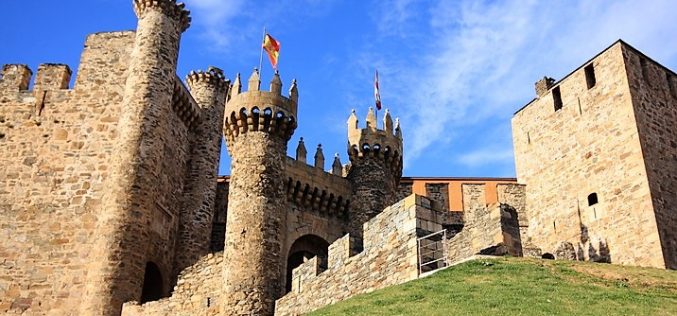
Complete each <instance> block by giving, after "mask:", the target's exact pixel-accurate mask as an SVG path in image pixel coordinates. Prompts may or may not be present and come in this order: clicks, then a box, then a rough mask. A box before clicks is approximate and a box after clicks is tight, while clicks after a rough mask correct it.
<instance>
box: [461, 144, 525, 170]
mask: <svg viewBox="0 0 677 316" xmlns="http://www.w3.org/2000/svg"><path fill="white" fill-rule="evenodd" d="M512 161H513V154H512V150H511V149H505V148H498V149H494V148H492V149H488V148H482V149H478V150H475V151H472V152H469V153H464V154H462V155H460V156H458V162H459V163H461V164H462V165H464V166H466V167H470V168H474V167H477V166H482V165H486V164H489V163H491V164H512Z"/></svg>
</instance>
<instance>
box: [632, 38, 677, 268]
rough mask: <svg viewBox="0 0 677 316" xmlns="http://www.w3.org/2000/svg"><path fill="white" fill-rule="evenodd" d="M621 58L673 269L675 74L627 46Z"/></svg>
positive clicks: (676, 251)
mask: <svg viewBox="0 0 677 316" xmlns="http://www.w3.org/2000/svg"><path fill="white" fill-rule="evenodd" d="M623 58H624V60H625V68H626V71H627V75H628V84H629V85H630V94H631V95H632V101H633V105H634V110H635V112H634V113H635V117H636V120H637V129H638V132H639V138H640V143H641V145H642V153H643V155H644V162H645V165H646V172H647V174H648V179H649V187H650V188H651V199H652V201H653V209H654V212H655V216H656V223H657V225H658V235H659V236H660V242H661V246H662V248H663V258H664V261H665V266H666V267H667V268H670V269H677V128H675V122H677V75H676V74H675V73H674V72H673V71H671V70H669V69H667V68H665V67H662V66H661V65H659V64H658V63H656V62H654V61H653V60H651V59H649V58H648V57H646V56H644V55H643V54H642V53H640V52H638V51H637V50H635V49H633V48H632V47H630V46H627V45H625V46H623Z"/></svg>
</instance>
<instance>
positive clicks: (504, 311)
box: [311, 258, 677, 316]
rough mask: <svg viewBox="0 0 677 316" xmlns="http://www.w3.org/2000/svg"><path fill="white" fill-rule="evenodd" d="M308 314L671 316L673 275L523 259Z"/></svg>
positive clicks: (469, 267) (483, 263)
mask: <svg viewBox="0 0 677 316" xmlns="http://www.w3.org/2000/svg"><path fill="white" fill-rule="evenodd" d="M311 315H315V316H319V315H420V316H424V315H426V316H427V315H673V316H674V315H677V272H676V271H668V270H660V269H650V268H638V267H623V266H618V265H610V264H602V263H588V262H575V261H559V260H539V259H525V258H498V259H480V260H476V261H470V262H466V263H463V264H460V265H457V266H454V267H450V268H448V269H446V270H443V271H439V272H437V273H435V274H433V275H432V276H429V277H427V278H423V279H419V280H415V281H412V282H408V283H404V284H401V285H398V286H393V287H389V288H386V289H383V290H379V291H375V292H372V293H369V294H364V295H359V296H355V297H353V298H351V299H348V300H346V301H343V302H340V303H337V304H335V305H331V306H328V307H326V308H323V309H321V310H318V311H316V312H314V313H312V314H311Z"/></svg>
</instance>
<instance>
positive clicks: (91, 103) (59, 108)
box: [0, 32, 134, 315]
mask: <svg viewBox="0 0 677 316" xmlns="http://www.w3.org/2000/svg"><path fill="white" fill-rule="evenodd" d="M133 41H134V33H133V32H113V33H99V34H94V35H90V36H89V37H88V38H87V41H86V42H85V49H84V51H83V53H82V58H81V63H80V65H79V71H78V76H77V78H76V84H75V87H74V89H72V90H70V89H67V88H68V87H67V86H64V85H62V83H63V82H64V81H65V79H63V76H62V75H63V74H66V73H67V71H65V69H66V68H65V67H63V66H58V67H56V68H57V69H61V70H63V72H62V73H61V74H59V75H58V76H57V77H56V78H54V79H50V78H49V77H48V75H49V73H50V72H49V71H47V72H45V71H44V70H45V69H49V68H50V67H45V66H43V67H40V69H43V71H42V72H40V74H41V75H42V76H41V77H40V80H41V81H42V82H43V83H42V84H38V83H37V82H36V83H35V84H34V85H33V86H34V88H33V89H32V90H28V88H29V85H28V83H29V81H30V74H31V71H30V69H28V67H26V66H15V65H6V66H4V67H3V69H4V71H5V72H4V73H3V77H2V79H0V87H2V88H0V162H1V163H2V166H3V168H1V169H0V209H2V212H0V222H2V223H3V227H2V228H0V233H1V234H2V235H3V236H7V238H4V239H3V242H2V243H1V244H0V253H2V257H3V259H4V260H3V263H2V267H1V268H0V289H2V290H0V313H2V314H5V313H8V314H13V313H22V312H23V313H26V314H46V313H47V312H50V313H54V314H62V315H66V314H68V313H73V312H74V311H76V310H77V309H78V307H79V305H80V303H81V300H82V297H83V295H84V278H83V277H84V276H85V275H86V273H87V268H86V267H87V264H88V260H89V254H90V249H91V248H90V247H91V243H90V240H91V239H92V238H93V236H94V228H95V226H96V222H97V220H98V217H99V215H100V214H99V211H100V205H101V202H102V197H101V192H102V191H103V190H104V188H105V186H106V184H105V183H106V180H107V179H108V175H109V170H108V167H109V166H108V159H109V158H110V156H111V155H112V154H113V152H114V151H115V148H114V140H115V138H116V136H117V132H116V125H117V118H118V116H119V113H120V106H119V104H120V101H121V99H122V94H123V92H122V87H123V86H124V81H125V74H126V72H127V69H128V60H129V58H128V56H129V53H130V51H131V47H132V45H133ZM8 71H9V73H8ZM17 74H18V76H17ZM19 77H20V79H19V80H17V78H19ZM47 82H58V84H57V85H45V83H47ZM36 86H37V87H38V88H39V87H40V86H42V88H40V89H43V90H37V91H43V92H46V94H43V93H38V95H37V96H36V92H37V91H36V89H35V87H36ZM48 86H49V89H47V87H48ZM57 87H58V88H59V89H56V88H57ZM62 88H63V89H62ZM38 100H40V101H39V102H37V101H38Z"/></svg>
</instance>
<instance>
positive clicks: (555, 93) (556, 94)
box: [552, 87, 562, 111]
mask: <svg viewBox="0 0 677 316" xmlns="http://www.w3.org/2000/svg"><path fill="white" fill-rule="evenodd" d="M552 100H553V102H554V105H555V111H559V110H561V109H562V93H561V92H560V91H559V87H556V88H554V89H552Z"/></svg>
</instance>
